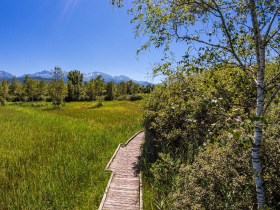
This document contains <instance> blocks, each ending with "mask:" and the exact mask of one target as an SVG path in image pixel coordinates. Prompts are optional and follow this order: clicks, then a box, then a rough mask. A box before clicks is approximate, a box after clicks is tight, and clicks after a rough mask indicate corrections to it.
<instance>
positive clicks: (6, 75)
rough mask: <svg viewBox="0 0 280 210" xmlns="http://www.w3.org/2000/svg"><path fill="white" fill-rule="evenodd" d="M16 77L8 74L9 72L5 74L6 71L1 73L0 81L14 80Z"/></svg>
mask: <svg viewBox="0 0 280 210" xmlns="http://www.w3.org/2000/svg"><path fill="white" fill-rule="evenodd" d="M13 77H14V75H12V74H10V73H8V72H5V71H0V79H1V80H2V79H4V78H6V79H12V78H13Z"/></svg>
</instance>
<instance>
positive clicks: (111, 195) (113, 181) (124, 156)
mask: <svg viewBox="0 0 280 210" xmlns="http://www.w3.org/2000/svg"><path fill="white" fill-rule="evenodd" d="M143 137H144V132H138V133H137V135H135V136H134V137H132V138H131V139H130V140H128V142H127V143H126V144H125V145H124V147H123V146H122V145H119V147H118V149H117V151H116V152H115V154H114V156H113V157H112V159H111V161H110V162H109V164H108V166H107V168H106V169H108V170H110V171H112V175H111V178H110V180H109V183H108V186H107V189H106V191H105V193H104V196H103V199H102V202H101V204H100V207H99V210H101V209H104V210H105V209H106V210H107V209H110V210H113V209H114V210H119V209H124V210H125V209H130V210H134V209H137V210H139V209H140V208H141V205H140V203H141V193H142V192H141V177H140V157H141V149H140V147H141V144H142V142H143Z"/></svg>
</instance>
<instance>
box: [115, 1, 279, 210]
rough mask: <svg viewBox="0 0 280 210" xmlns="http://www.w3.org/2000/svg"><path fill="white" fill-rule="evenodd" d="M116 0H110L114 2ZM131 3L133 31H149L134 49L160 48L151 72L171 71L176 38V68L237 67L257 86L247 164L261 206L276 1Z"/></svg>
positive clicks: (274, 80)
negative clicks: (180, 51)
mask: <svg viewBox="0 0 280 210" xmlns="http://www.w3.org/2000/svg"><path fill="white" fill-rule="evenodd" d="M122 2H123V1H122V0H112V1H111V3H112V4H113V5H117V6H119V7H121V6H122ZM133 4H134V5H133V7H132V8H131V10H130V11H131V12H132V13H133V14H134V18H133V19H132V22H133V23H136V27H135V34H136V37H139V36H140V35H141V34H144V35H145V36H147V35H148V36H149V40H148V41H147V43H145V44H144V45H143V46H142V47H141V48H140V49H139V50H138V51H137V53H139V52H140V51H141V50H146V49H148V48H149V47H150V46H155V47H156V48H160V47H163V48H164V52H165V55H164V58H163V60H165V62H163V63H158V64H157V65H156V67H155V68H154V73H158V72H162V73H163V74H165V75H169V76H171V75H172V74H173V75H174V74H176V71H175V73H174V71H172V68H174V63H173V62H172V59H173V57H172V55H173V53H171V57H170V56H168V54H167V53H168V51H169V50H170V44H171V43H172V42H173V41H176V42H180V43H183V44H185V45H186V49H187V50H188V51H187V52H186V54H185V55H184V56H183V57H182V60H181V61H179V62H178V66H177V67H175V68H177V69H178V71H183V73H185V74H186V73H199V72H200V71H203V69H207V68H217V67H218V66H219V65H226V66H227V67H228V68H233V67H237V68H240V69H242V71H243V72H244V73H245V74H246V76H247V79H248V80H249V81H250V82H251V84H252V85H254V86H255V88H256V89H257V96H256V113H255V115H256V119H258V120H257V123H256V127H255V134H254V138H253V144H252V165H253V169H254V171H255V176H254V177H255V183H256V191H257V199H258V206H259V208H262V207H263V206H264V204H265V194H264V186H263V180H262V166H261V161H260V152H261V140H262V131H263V121H264V115H265V113H266V111H267V110H268V108H269V106H270V104H271V102H272V100H273V99H274V98H275V96H276V95H277V94H278V92H279V90H280V83H279V76H280V72H279V70H278V72H277V73H276V74H275V75H274V76H271V77H270V78H266V67H267V65H268V64H269V60H272V59H273V60H275V61H277V62H279V39H280V34H279V33H278V32H279V31H280V23H279V15H280V11H279V10H280V9H279V8H280V7H279V1H278V0H267V1H259V0H241V1H223V0H219V1H217V0H206V1H201V0H154V1H152V0H135V1H133ZM277 20H278V21H277ZM194 50H196V53H194ZM178 71H177V72H178ZM268 92H272V93H271V94H267V93H268Z"/></svg>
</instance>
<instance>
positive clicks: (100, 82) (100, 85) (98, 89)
mask: <svg viewBox="0 0 280 210" xmlns="http://www.w3.org/2000/svg"><path fill="white" fill-rule="evenodd" d="M101 78H102V75H97V77H96V78H95V79H94V80H93V88H94V92H95V95H96V96H99V104H100V105H101V104H102V98H101V95H102V93H103V90H104V78H103V79H101Z"/></svg>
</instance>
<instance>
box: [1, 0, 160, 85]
mask: <svg viewBox="0 0 280 210" xmlns="http://www.w3.org/2000/svg"><path fill="white" fill-rule="evenodd" d="M129 2H130V1H127V2H126V3H125V7H124V8H121V9H117V10H115V11H114V12H113V6H112V5H110V0H0V70H3V71H7V72H9V73H11V74H13V75H16V76H20V75H22V74H24V73H35V72H39V71H42V70H51V69H53V68H54V66H60V67H61V68H62V70H66V71H70V70H74V69H76V70H79V71H81V72H85V73H90V72H93V71H101V72H104V73H107V74H110V75H112V76H118V75H126V76H128V77H130V78H132V79H135V80H148V78H147V72H151V68H152V65H153V64H154V63H156V62H157V61H160V59H161V57H162V56H163V54H162V50H160V49H151V52H145V53H144V54H141V55H140V56H139V57H138V60H137V59H136V57H135V55H136V51H137V49H138V48H140V46H141V45H143V44H144V43H145V37H142V38H138V39H134V33H133V25H132V24H131V23H130V19H131V18H132V15H128V14H127V9H128V8H129V6H131V5H130V3H129ZM159 81H160V78H158V79H156V80H154V82H159Z"/></svg>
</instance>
